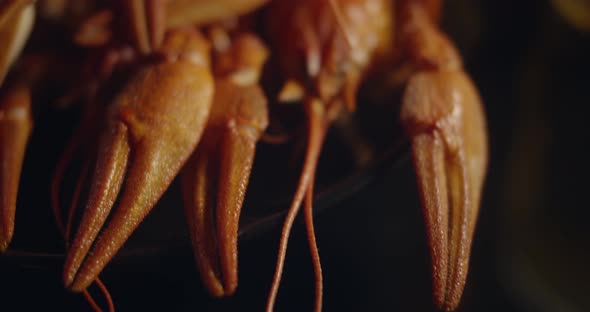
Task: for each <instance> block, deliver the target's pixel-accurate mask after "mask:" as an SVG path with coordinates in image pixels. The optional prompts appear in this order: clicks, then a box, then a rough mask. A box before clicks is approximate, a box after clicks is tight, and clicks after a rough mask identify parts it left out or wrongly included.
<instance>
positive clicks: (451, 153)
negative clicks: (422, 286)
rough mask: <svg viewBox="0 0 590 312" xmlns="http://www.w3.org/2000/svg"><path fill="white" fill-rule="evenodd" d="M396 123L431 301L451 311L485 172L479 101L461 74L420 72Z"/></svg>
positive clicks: (466, 259) (465, 265) (465, 264)
mask: <svg viewBox="0 0 590 312" xmlns="http://www.w3.org/2000/svg"><path fill="white" fill-rule="evenodd" d="M401 119H402V124H403V126H404V128H405V131H406V132H407V134H408V135H409V137H410V138H411V145H412V148H411V149H412V158H413V163H414V168H415V171H416V175H417V181H418V189H419V192H420V197H421V202H422V207H423V209H424V218H425V221H426V228H427V232H428V233H427V237H428V241H429V245H430V254H431V258H432V273H433V284H434V285H433V287H434V299H435V302H436V304H437V305H438V306H439V307H440V308H442V309H445V310H453V309H455V308H456V307H457V305H458V304H459V300H460V297H461V293H462V292H463V288H464V286H465V281H466V277H467V270H468V264H469V254H470V250H471V244H472V239H473V231H474V228H475V223H476V218H477V214H478V209H479V201H480V196H481V191H482V186H483V180H484V175H485V171H486V166H487V140H486V137H487V136H486V129H485V119H484V115H483V110H482V105H481V101H480V99H479V97H478V94H477V91H476V89H475V87H474V86H473V84H472V82H471V81H470V79H469V78H468V77H467V75H466V74H465V73H464V72H462V71H455V70H447V71H444V70H443V71H438V72H421V73H418V74H416V75H415V76H413V77H412V78H411V79H410V81H409V83H408V86H407V89H406V92H405V95H404V100H403V105H402V112H401Z"/></svg>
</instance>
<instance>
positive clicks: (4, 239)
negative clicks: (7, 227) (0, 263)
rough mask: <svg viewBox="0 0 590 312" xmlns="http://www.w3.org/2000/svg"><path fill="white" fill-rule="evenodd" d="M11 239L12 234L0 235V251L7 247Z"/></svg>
mask: <svg viewBox="0 0 590 312" xmlns="http://www.w3.org/2000/svg"><path fill="white" fill-rule="evenodd" d="M11 240H12V235H10V236H5V235H0V253H2V252H4V251H5V250H6V249H7V248H8V245H9V244H10V241H11Z"/></svg>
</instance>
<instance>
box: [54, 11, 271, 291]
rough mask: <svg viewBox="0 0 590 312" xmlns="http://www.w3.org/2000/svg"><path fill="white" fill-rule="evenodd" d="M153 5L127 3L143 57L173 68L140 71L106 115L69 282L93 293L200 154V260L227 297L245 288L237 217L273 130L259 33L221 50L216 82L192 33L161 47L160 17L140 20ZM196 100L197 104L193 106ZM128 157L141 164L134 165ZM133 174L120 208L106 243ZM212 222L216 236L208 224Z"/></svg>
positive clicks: (194, 187) (206, 277) (196, 227)
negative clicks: (259, 146)
mask: <svg viewBox="0 0 590 312" xmlns="http://www.w3.org/2000/svg"><path fill="white" fill-rule="evenodd" d="M149 3H152V2H149ZM149 3H146V6H144V7H141V6H140V7H139V9H138V7H133V5H136V4H137V2H135V3H131V2H129V3H127V4H128V5H129V7H127V9H128V12H130V13H131V14H130V16H131V19H130V20H131V22H132V23H133V24H134V25H135V26H134V27H133V28H132V29H133V36H134V38H135V41H134V43H135V46H136V51H139V52H140V53H145V54H147V55H148V56H150V55H152V56H154V55H155V56H156V58H157V57H158V56H159V55H161V56H163V57H164V59H165V60H164V61H163V62H162V63H159V62H156V63H155V64H152V63H148V64H144V65H142V67H144V68H142V69H140V70H139V73H137V74H135V75H133V76H132V77H131V78H130V81H129V83H128V84H127V86H126V87H124V88H123V89H122V90H121V91H120V93H119V94H118V95H117V96H116V97H115V100H114V102H113V104H111V105H110V108H109V109H108V112H107V118H108V126H107V130H106V132H103V134H102V138H101V141H100V145H99V150H100V152H99V155H98V159H97V162H96V169H95V173H94V177H93V179H92V181H93V182H92V185H91V188H90V194H89V198H88V202H87V204H86V209H85V212H84V214H83V217H82V222H81V225H80V227H79V229H78V233H77V234H76V235H75V238H74V241H73V244H72V245H71V247H70V250H69V252H68V257H67V259H66V264H65V272H64V280H65V283H66V285H67V286H68V287H69V288H70V289H72V290H76V291H80V290H83V289H85V288H86V287H87V286H88V285H89V284H90V283H91V282H92V281H93V280H94V279H95V278H96V277H97V276H98V274H99V273H100V271H101V270H102V268H103V267H104V266H105V265H106V264H107V262H108V261H109V260H110V258H112V257H113V256H114V254H115V252H116V251H117V250H118V249H119V248H120V247H121V246H122V245H123V243H124V242H125V241H126V240H127V238H128V237H129V236H130V235H131V233H132V232H133V231H134V229H135V227H137V226H138V225H139V223H140V222H141V220H142V219H143V218H144V217H145V215H146V214H147V213H148V212H149V210H150V209H151V208H152V207H153V206H154V205H155V203H156V202H157V200H158V199H159V197H160V196H161V195H162V193H163V192H164V191H165V190H166V189H167V187H168V185H169V184H170V183H171V181H172V179H173V178H174V177H175V176H176V174H177V172H178V171H179V170H180V168H181V167H182V166H183V164H184V163H185V162H186V161H187V159H188V158H189V156H190V155H191V154H193V156H192V157H191V160H190V161H189V163H188V164H187V166H186V168H185V169H184V170H183V172H184V173H183V179H182V181H183V190H184V198H185V211H186V215H187V220H188V224H189V228H190V233H191V239H192V240H193V246H194V249H195V258H196V260H197V265H198V268H199V270H200V271H201V275H202V279H203V281H204V283H205V285H206V286H207V288H208V289H209V290H210V292H211V293H212V294H214V295H217V296H222V295H229V294H231V293H233V292H234V291H235V288H236V286H237V226H238V220H239V211H240V209H241V205H242V202H243V199H244V195H245V188H246V186H247V182H248V177H249V172H250V170H251V166H252V162H253V158H254V148H255V145H256V142H257V140H258V139H259V138H260V136H261V134H262V132H264V129H265V128H266V124H267V123H268V117H267V113H266V98H265V96H264V94H263V92H262V89H261V88H260V86H258V77H259V75H260V70H261V68H262V65H263V64H264V62H265V60H266V58H267V54H268V53H267V51H266V49H265V48H264V45H263V44H262V43H261V41H260V40H258V39H257V38H256V37H255V36H254V35H252V34H246V33H239V34H235V35H234V36H232V37H233V38H232V40H231V45H230V46H225V47H224V46H222V45H219V44H217V45H215V51H214V57H215V62H214V64H213V69H212V71H213V72H214V78H215V81H214V82H213V81H212V80H211V79H212V78H213V76H212V73H211V68H210V61H209V43H208V41H207V40H206V39H205V38H204V37H202V36H200V35H196V34H198V32H197V31H196V30H195V29H192V28H186V29H183V30H170V31H169V32H168V33H167V34H166V37H165V39H163V44H162V45H161V46H160V45H159V41H160V39H158V38H160V36H161V34H163V31H162V30H161V29H160V28H159V27H161V26H162V25H163V24H161V23H160V22H159V21H160V19H159V18H148V19H142V18H141V17H142V16H144V17H145V16H152V17H153V16H154V15H153V14H150V13H149V12H153V13H157V12H159V13H162V12H163V11H162V8H161V7H154V6H149V5H147V4H149ZM140 4H142V3H140ZM148 11H149V12H148ZM142 14H143V15H142ZM146 25H147V26H146ZM158 25H159V26H158ZM146 29H150V30H149V31H145V30H146ZM158 29H160V30H158ZM214 41H215V40H214ZM217 41H218V40H217ZM90 42H93V40H90ZM197 69H198V70H197ZM213 88H214V89H215V95H214V96H213V95H212V94H211V93H212V92H213ZM190 99H194V100H193V101H194V103H190V104H189V103H187V102H188V101H190ZM201 134H202V139H201ZM197 145H198V148H197V149H196V150H195V147H196V146H197ZM193 151H194V153H193ZM129 155H133V157H134V158H135V159H134V160H133V161H129V162H130V163H129V164H128V157H129ZM126 167H128V169H127V171H129V173H128V177H127V178H125V179H126V182H125V189H124V190H123V193H122V195H121V198H120V203H119V207H118V209H117V210H116V211H115V213H114V216H113V217H112V218H111V221H110V222H109V224H108V225H107V226H106V228H105V229H104V230H103V231H102V234H101V235H100V236H98V233H99V232H100V228H101V227H102V226H103V224H104V223H105V221H106V218H107V216H108V214H109V211H110V209H111V207H112V206H113V205H114V202H115V199H116V198H117V196H118V195H117V194H118V193H119V190H120V188H121V185H122V184H123V179H124V175H125V174H124V171H125V170H126V169H125V168H126ZM213 215H216V216H217V223H218V227H217V229H216V233H214V232H215V231H214V228H215V227H214V226H213V227H211V226H210V225H209V224H210V223H211V222H212V221H213V219H212V216H213ZM97 237H98V238H97ZM94 240H96V242H94ZM215 242H217V244H218V245H217V246H216V245H215ZM91 244H93V245H94V246H91ZM91 247H92V249H91Z"/></svg>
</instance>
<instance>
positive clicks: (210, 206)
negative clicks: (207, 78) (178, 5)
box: [182, 34, 268, 297]
mask: <svg viewBox="0 0 590 312" xmlns="http://www.w3.org/2000/svg"><path fill="white" fill-rule="evenodd" d="M215 52H216V53H215V54H214V55H215V59H216V62H215V64H214V66H213V67H214V71H215V73H216V79H215V95H214V99H213V104H212V107H211V112H210V115H209V121H208V122H207V127H206V129H205V133H204V134H203V138H202V140H201V142H200V143H199V145H198V147H197V149H196V151H195V153H194V154H193V156H192V157H191V159H190V160H189V162H188V163H187V165H186V166H185V168H184V169H183V173H182V188H183V197H184V202H185V214H186V218H187V222H188V225H189V229H190V235H191V239H192V242H193V249H194V255H195V259H196V261H197V267H198V268H199V271H200V273H201V279H202V280H203V283H204V284H205V286H206V287H207V289H208V290H209V292H210V293H211V294H213V295H215V296H218V297H221V296H228V295H231V294H233V293H234V292H235V289H236V287H237V284H238V262H237V257H238V224H239V219H240V211H241V209H242V203H243V201H244V197H245V194H246V187H247V185H248V180H249V178H250V172H251V170H252V164H253V162H254V154H255V149H256V143H257V142H258V140H259V139H260V137H261V136H262V133H263V132H264V130H265V129H266V127H267V125H268V112H267V100H266V96H265V95H264V92H263V91H262V88H261V87H260V85H259V84H258V80H259V79H258V77H259V75H260V71H261V69H262V66H263V65H264V62H265V61H266V58H267V55H268V52H267V50H266V48H265V47H264V45H263V44H262V42H261V41H260V40H259V39H258V38H257V37H255V36H254V35H250V34H240V35H238V36H237V38H234V39H233V40H232V43H231V47H229V48H227V50H226V51H215Z"/></svg>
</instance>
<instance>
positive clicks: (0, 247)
mask: <svg viewBox="0 0 590 312" xmlns="http://www.w3.org/2000/svg"><path fill="white" fill-rule="evenodd" d="M4 91H5V92H4V94H0V164H1V167H0V252H1V251H4V250H5V249H6V247H8V244H9V243H10V240H11V239H12V234H13V232H14V215H15V210H16V196H17V193H18V184H19V178H20V173H21V168H22V163H23V159H24V156H25V149H26V146H27V141H28V140H29V136H30V135H31V130H32V128H33V120H32V114H31V91H30V90H29V88H28V87H26V86H24V85H16V86H15V87H11V88H6V90H4Z"/></svg>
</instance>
